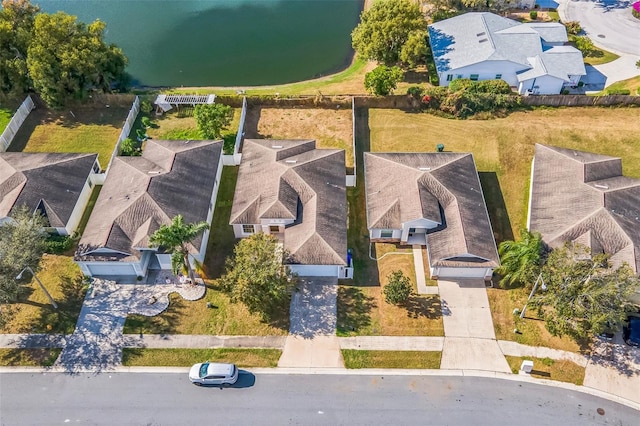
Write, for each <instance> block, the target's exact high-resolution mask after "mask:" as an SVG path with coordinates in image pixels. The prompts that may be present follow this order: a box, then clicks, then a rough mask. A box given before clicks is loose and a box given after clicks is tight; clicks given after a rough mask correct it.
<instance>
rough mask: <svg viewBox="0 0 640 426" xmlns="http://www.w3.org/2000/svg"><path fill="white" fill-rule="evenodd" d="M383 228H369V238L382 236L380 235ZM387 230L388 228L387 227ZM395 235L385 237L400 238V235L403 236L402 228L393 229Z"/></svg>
mask: <svg viewBox="0 0 640 426" xmlns="http://www.w3.org/2000/svg"><path fill="white" fill-rule="evenodd" d="M382 231H383V230H382V229H370V230H369V238H371V239H378V238H382V237H381V236H380V234H381V233H382ZM385 231H386V229H385ZM392 231H393V236H391V237H385V238H389V239H396V240H397V239H399V238H400V237H402V229H393V230H392Z"/></svg>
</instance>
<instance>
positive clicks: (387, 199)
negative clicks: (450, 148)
mask: <svg viewBox="0 0 640 426" xmlns="http://www.w3.org/2000/svg"><path fill="white" fill-rule="evenodd" d="M364 165H365V182H366V197H367V227H368V228H369V229H401V228H402V224H403V223H405V222H408V221H413V220H417V219H421V218H426V219H431V220H433V221H436V222H439V223H443V222H442V220H441V212H442V213H444V218H443V219H444V227H442V228H441V227H438V228H436V230H434V231H430V232H429V233H428V234H427V248H428V251H429V262H430V264H431V266H432V267H436V266H477V267H479V266H482V267H497V266H498V264H499V258H498V252H497V249H496V244H495V240H494V237H493V231H492V229H491V223H490V222H489V215H488V213H487V208H486V205H485V202H484V196H483V195H482V188H481V186H480V180H479V179H478V173H477V171H476V167H475V162H474V160H473V156H472V155H471V154H462V153H370V152H366V153H365V154H364ZM464 255H472V256H475V257H477V258H481V259H485V261H484V262H465V261H460V260H459V258H460V257H461V256H464Z"/></svg>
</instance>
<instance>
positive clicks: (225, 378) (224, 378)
mask: <svg viewBox="0 0 640 426" xmlns="http://www.w3.org/2000/svg"><path fill="white" fill-rule="evenodd" d="M189 380H191V383H193V384H194V385H198V386H202V385H218V386H225V385H232V384H234V383H235V382H237V381H238V367H236V365H235V364H224V363H215V362H209V361H207V362H202V363H199V364H194V365H193V366H192V367H191V370H189Z"/></svg>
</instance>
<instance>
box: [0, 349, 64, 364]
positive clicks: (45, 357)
mask: <svg viewBox="0 0 640 426" xmlns="http://www.w3.org/2000/svg"><path fill="white" fill-rule="evenodd" d="M61 351H62V349H0V365H1V366H5V367H15V366H21V367H51V366H52V365H53V364H54V363H55V362H56V359H58V355H60V352H61Z"/></svg>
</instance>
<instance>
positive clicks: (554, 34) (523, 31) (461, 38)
mask: <svg viewBox="0 0 640 426" xmlns="http://www.w3.org/2000/svg"><path fill="white" fill-rule="evenodd" d="M566 41H567V33H566V30H565V28H564V26H563V25H562V24H559V23H530V24H521V23H519V22H516V21H514V20H511V19H508V18H503V17H501V16H498V15H494V14H492V13H488V12H471V13H465V14H464V15H460V16H455V17H453V18H450V19H445V20H444V21H439V22H436V23H434V24H431V25H429V42H430V44H431V48H432V50H433V55H434V60H435V63H436V68H437V70H438V72H446V71H449V70H455V69H459V68H462V67H466V66H470V65H474V64H477V63H480V62H484V61H510V62H513V63H515V64H520V65H521V66H522V70H523V71H524V70H528V69H531V68H533V67H534V65H535V64H532V63H531V60H530V59H529V58H536V57H538V58H540V61H542V62H543V63H545V64H546V68H548V69H551V73H552V75H554V76H558V75H565V76H566V75H567V74H575V75H584V74H586V71H585V70H584V64H583V63H582V54H580V52H579V51H578V50H577V49H575V48H573V47H571V46H556V47H551V46H549V44H550V43H553V44H556V43H564V42H566ZM558 47H561V49H557V48H558ZM551 50H553V53H554V55H553V56H548V55H544V54H543V53H544V52H549V51H551ZM576 54H577V55H579V58H578V56H577V55H576ZM547 61H549V62H550V63H549V64H547ZM580 64H582V68H580ZM543 68H544V67H543Z"/></svg>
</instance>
